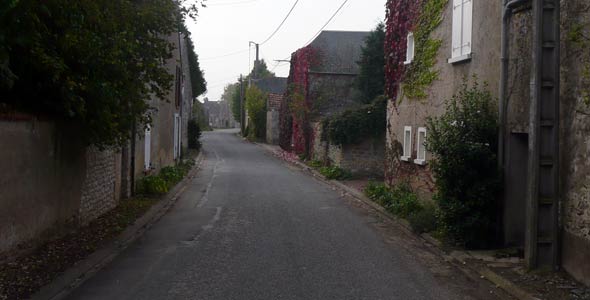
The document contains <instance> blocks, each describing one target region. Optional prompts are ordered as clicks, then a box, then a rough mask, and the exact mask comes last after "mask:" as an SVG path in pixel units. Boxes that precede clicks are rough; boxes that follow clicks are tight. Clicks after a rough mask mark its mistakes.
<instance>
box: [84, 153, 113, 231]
mask: <svg viewBox="0 0 590 300" xmlns="http://www.w3.org/2000/svg"><path fill="white" fill-rule="evenodd" d="M120 162H121V154H120V153H117V152H115V151H113V150H107V151H100V150H98V149H96V148H94V147H90V148H88V149H87V151H86V178H85V179H84V185H83V186H82V199H81V200H80V213H79V218H80V222H81V223H88V222H90V221H92V220H94V219H96V218H98V217H100V216H102V215H103V214H104V213H106V212H108V211H110V210H111V209H113V208H115V207H117V205H118V204H119V200H120V195H121V179H120V176H121V170H120V166H121V163H120Z"/></svg>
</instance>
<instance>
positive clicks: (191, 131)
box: [187, 119, 201, 150]
mask: <svg viewBox="0 0 590 300" xmlns="http://www.w3.org/2000/svg"><path fill="white" fill-rule="evenodd" d="M187 135H188V148H189V149H196V150H199V149H201V142H200V141H199V139H200V138H201V127H200V126H199V124H198V123H197V121H196V120H194V119H191V120H189V121H188V128H187Z"/></svg>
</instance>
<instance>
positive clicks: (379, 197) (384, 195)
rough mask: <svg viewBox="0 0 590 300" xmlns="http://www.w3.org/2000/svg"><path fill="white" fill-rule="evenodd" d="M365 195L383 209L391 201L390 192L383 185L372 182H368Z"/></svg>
mask: <svg viewBox="0 0 590 300" xmlns="http://www.w3.org/2000/svg"><path fill="white" fill-rule="evenodd" d="M365 195H367V197H369V199H371V200H373V201H375V202H376V203H378V204H379V205H381V206H384V207H385V205H386V204H388V203H389V202H391V201H393V200H392V199H393V197H392V195H391V190H390V189H389V187H388V186H387V185H385V184H384V183H375V182H373V181H371V182H369V184H368V185H367V187H366V188H365Z"/></svg>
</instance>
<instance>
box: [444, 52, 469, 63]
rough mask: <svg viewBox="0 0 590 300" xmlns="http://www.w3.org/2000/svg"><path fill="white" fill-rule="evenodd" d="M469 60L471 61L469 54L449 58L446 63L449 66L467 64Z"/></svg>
mask: <svg viewBox="0 0 590 300" xmlns="http://www.w3.org/2000/svg"><path fill="white" fill-rule="evenodd" d="M470 60H471V53H469V54H465V55H461V56H457V57H451V58H449V60H448V62H449V63H450V64H457V63H462V62H468V61H470Z"/></svg>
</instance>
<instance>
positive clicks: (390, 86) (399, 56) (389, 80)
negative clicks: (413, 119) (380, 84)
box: [385, 0, 423, 103]
mask: <svg viewBox="0 0 590 300" xmlns="http://www.w3.org/2000/svg"><path fill="white" fill-rule="evenodd" d="M422 2H423V1H422V0H388V1H387V4H386V16H385V25H386V32H385V76H386V80H385V94H386V95H387V96H388V97H389V98H390V99H392V100H393V102H394V103H396V101H395V100H396V99H397V94H398V90H399V85H400V83H401V81H402V79H403V75H404V73H405V65H404V60H405V59H406V47H407V36H408V33H409V32H410V31H412V30H413V26H414V24H415V21H416V18H417V17H418V15H419V9H420V7H421V4H422Z"/></svg>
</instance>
